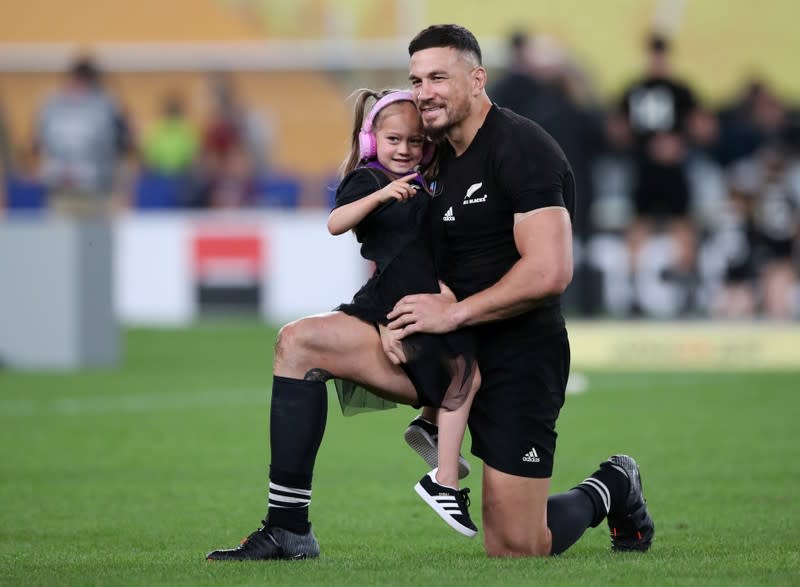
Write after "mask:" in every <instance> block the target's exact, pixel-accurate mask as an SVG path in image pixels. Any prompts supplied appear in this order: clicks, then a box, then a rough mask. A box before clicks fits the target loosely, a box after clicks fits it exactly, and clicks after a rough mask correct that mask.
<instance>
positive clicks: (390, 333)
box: [378, 324, 408, 365]
mask: <svg viewBox="0 0 800 587" xmlns="http://www.w3.org/2000/svg"><path fill="white" fill-rule="evenodd" d="M378 332H379V333H380V335H381V346H382V347H383V352H384V353H386V356H387V357H389V360H390V361H391V362H392V364H393V365H401V364H402V363H406V362H407V361H408V360H407V358H406V353H405V351H404V350H403V343H402V342H400V340H401V338H402V336H399V334H400V331H399V330H391V329H389V328H388V327H387V326H384V325H383V324H378Z"/></svg>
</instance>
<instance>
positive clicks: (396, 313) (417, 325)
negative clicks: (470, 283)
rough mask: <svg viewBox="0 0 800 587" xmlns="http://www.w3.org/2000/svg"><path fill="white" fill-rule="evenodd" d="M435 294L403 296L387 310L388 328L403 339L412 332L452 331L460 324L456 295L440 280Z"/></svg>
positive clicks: (436, 332) (437, 332)
mask: <svg viewBox="0 0 800 587" xmlns="http://www.w3.org/2000/svg"><path fill="white" fill-rule="evenodd" d="M439 289H440V293H438V294H414V295H410V296H405V297H404V298H403V299H401V300H400V301H399V302H397V304H395V306H394V309H393V310H392V311H391V312H389V314H387V316H386V317H387V318H388V319H389V320H391V322H389V329H390V330H393V331H396V332H397V333H398V338H400V339H402V338H405V337H406V336H408V335H409V334H413V333H415V332H429V333H431V334H440V333H443V332H451V331H453V330H456V329H457V328H458V327H459V326H460V323H459V320H458V317H457V316H456V303H457V301H456V296H455V295H454V294H453V292H452V291H451V290H450V288H449V287H447V286H446V285H445V284H444V283H442V282H441V281H440V282H439Z"/></svg>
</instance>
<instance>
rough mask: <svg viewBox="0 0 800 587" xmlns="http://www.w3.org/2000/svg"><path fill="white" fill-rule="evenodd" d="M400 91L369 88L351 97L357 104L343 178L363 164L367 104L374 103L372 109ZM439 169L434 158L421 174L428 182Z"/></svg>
mask: <svg viewBox="0 0 800 587" xmlns="http://www.w3.org/2000/svg"><path fill="white" fill-rule="evenodd" d="M399 91H400V90H394V89H388V90H380V91H375V90H370V89H368V88H361V89H359V90H356V91H355V92H353V93H352V94H351V95H350V97H351V98H352V97H355V103H354V106H353V131H352V133H351V135H350V153H349V154H348V155H347V158H346V159H345V160H344V161H343V162H342V165H341V166H340V168H339V171H340V175H341V177H344V176H346V175H347V174H348V173H350V172H351V171H353V170H354V169H356V168H357V167H358V166H359V164H360V163H361V149H360V144H359V139H358V135H359V134H360V133H361V128H362V127H363V126H364V118H365V116H366V114H367V113H368V112H369V110H368V109H367V102H369V101H370V100H372V101H373V102H372V104H371V105H370V108H371V107H372V106H374V105H375V102H377V101H378V100H380V99H381V98H383V97H384V96H387V95H388V94H391V93H393V92H399ZM381 114H383V110H381V111H380V112H378V114H377V116H376V117H375V120H374V121H373V129H375V128H377V126H378V121H379V120H380V117H381ZM426 140H427V139H426ZM438 168H439V165H438V157H436V156H434V158H433V161H432V162H431V163H430V164H428V166H427V167H426V168H425V169H424V170H423V171H422V172H421V173H422V175H423V177H424V178H425V179H426V180H429V181H430V180H431V179H432V178H433V177H435V176H434V173H436V172H437V171H438Z"/></svg>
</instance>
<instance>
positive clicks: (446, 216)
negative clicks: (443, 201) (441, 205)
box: [442, 206, 456, 222]
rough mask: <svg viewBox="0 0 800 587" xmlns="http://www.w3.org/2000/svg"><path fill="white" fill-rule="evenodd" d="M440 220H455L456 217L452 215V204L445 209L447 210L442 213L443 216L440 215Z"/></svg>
mask: <svg viewBox="0 0 800 587" xmlns="http://www.w3.org/2000/svg"><path fill="white" fill-rule="evenodd" d="M442 220H443V221H444V222H455V221H456V217H455V216H454V215H453V207H452V206H450V207H449V208H448V209H447V212H445V213H444V216H442Z"/></svg>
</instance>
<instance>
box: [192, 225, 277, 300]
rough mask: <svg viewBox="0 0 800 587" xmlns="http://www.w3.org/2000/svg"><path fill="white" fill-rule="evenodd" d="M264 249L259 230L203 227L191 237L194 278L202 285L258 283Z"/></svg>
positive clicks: (263, 241) (260, 275)
mask: <svg viewBox="0 0 800 587" xmlns="http://www.w3.org/2000/svg"><path fill="white" fill-rule="evenodd" d="M265 249H266V243H265V239H264V237H263V235H262V234H261V232H251V231H247V232H233V231H231V230H228V229H222V230H220V231H219V232H215V231H213V230H209V229H203V230H202V231H200V232H198V233H197V234H195V236H194V238H193V241H192V259H193V266H194V274H195V278H196V279H197V281H198V282H201V283H203V284H206V285H219V286H226V285H229V286H237V285H250V284H254V283H258V282H260V280H261V277H262V273H263V270H264V259H265V253H266V251H265Z"/></svg>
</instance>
